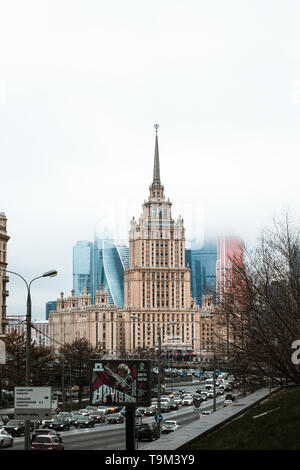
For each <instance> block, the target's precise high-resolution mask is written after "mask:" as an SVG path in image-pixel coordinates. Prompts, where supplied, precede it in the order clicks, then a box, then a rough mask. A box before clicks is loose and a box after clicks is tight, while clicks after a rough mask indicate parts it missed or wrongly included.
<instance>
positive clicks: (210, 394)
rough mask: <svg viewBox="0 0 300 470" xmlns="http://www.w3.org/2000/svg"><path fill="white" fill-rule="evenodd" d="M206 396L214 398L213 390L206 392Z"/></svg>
mask: <svg viewBox="0 0 300 470" xmlns="http://www.w3.org/2000/svg"><path fill="white" fill-rule="evenodd" d="M206 396H207V398H214V391H213V390H210V391H209V392H207V394H206Z"/></svg>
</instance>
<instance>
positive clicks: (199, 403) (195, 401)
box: [194, 400, 201, 408]
mask: <svg viewBox="0 0 300 470" xmlns="http://www.w3.org/2000/svg"><path fill="white" fill-rule="evenodd" d="M200 406H201V401H200V400H194V407H195V408H200Z"/></svg>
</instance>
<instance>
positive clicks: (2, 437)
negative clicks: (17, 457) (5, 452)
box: [0, 429, 14, 448]
mask: <svg viewBox="0 0 300 470" xmlns="http://www.w3.org/2000/svg"><path fill="white" fill-rule="evenodd" d="M13 442H14V438H13V437H12V436H11V435H10V434H8V432H7V431H5V429H0V448H2V447H12V445H13Z"/></svg>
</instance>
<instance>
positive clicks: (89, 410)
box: [85, 406, 98, 413]
mask: <svg viewBox="0 0 300 470" xmlns="http://www.w3.org/2000/svg"><path fill="white" fill-rule="evenodd" d="M85 409H86V410H87V411H88V412H89V413H90V412H91V411H98V407H97V406H87V407H86V408H85Z"/></svg>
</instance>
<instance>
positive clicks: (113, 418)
mask: <svg viewBox="0 0 300 470" xmlns="http://www.w3.org/2000/svg"><path fill="white" fill-rule="evenodd" d="M107 422H108V424H122V423H124V422H125V418H124V416H122V415H120V413H112V414H111V415H110V416H108V417H107Z"/></svg>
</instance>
